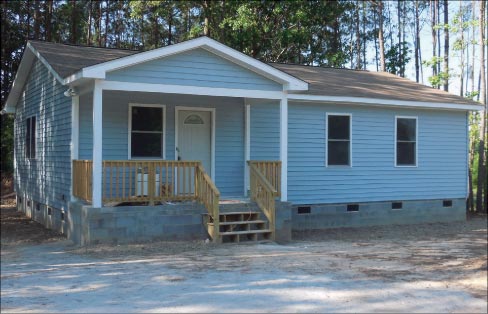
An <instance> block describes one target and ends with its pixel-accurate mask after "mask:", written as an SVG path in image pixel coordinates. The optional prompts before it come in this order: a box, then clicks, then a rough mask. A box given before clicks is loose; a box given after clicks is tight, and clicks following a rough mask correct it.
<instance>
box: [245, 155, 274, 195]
mask: <svg viewBox="0 0 488 314" xmlns="http://www.w3.org/2000/svg"><path fill="white" fill-rule="evenodd" d="M248 164H249V166H251V165H254V166H255V167H256V168H257V169H258V170H259V171H260V172H261V174H262V175H263V176H264V177H265V178H266V180H268V182H269V183H270V184H271V185H272V186H273V188H274V189H275V190H276V191H277V193H278V196H281V161H275V160H250V161H248Z"/></svg>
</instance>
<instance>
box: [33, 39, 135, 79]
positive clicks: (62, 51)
mask: <svg viewBox="0 0 488 314" xmlns="http://www.w3.org/2000/svg"><path fill="white" fill-rule="evenodd" d="M29 42H30V44H31V45H32V46H33V47H34V48H35V49H36V50H37V51H38V52H39V53H40V54H41V56H42V57H44V59H46V61H47V62H48V63H49V64H50V65H51V67H52V68H53V70H54V71H56V73H58V74H59V76H61V77H62V78H65V77H68V76H70V75H72V74H74V73H76V72H78V71H79V70H81V69H83V68H86V67H89V66H92V65H95V64H99V63H103V62H107V61H111V60H114V59H118V58H122V57H126V56H130V55H133V54H136V53H138V52H140V51H135V50H124V49H112V48H97V47H88V46H74V45H66V44H57V43H49V42H44V41H29Z"/></svg>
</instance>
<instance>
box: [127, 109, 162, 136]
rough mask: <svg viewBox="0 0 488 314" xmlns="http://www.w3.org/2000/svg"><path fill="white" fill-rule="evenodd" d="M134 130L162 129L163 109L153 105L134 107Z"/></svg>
mask: <svg viewBox="0 0 488 314" xmlns="http://www.w3.org/2000/svg"><path fill="white" fill-rule="evenodd" d="M132 130H133V131H162V130H163V109H162V108H151V107H132Z"/></svg>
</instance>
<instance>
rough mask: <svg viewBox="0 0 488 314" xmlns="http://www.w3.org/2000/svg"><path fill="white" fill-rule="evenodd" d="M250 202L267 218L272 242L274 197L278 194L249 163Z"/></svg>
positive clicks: (274, 210) (274, 211)
mask: <svg viewBox="0 0 488 314" xmlns="http://www.w3.org/2000/svg"><path fill="white" fill-rule="evenodd" d="M249 173H250V187H251V200H253V201H255V202H256V204H258V206H259V208H260V209H261V210H262V211H263V213H264V215H265V216H266V218H268V222H269V229H270V230H271V237H272V240H273V241H274V240H275V229H276V227H275V217H276V208H275V207H276V201H275V199H276V197H278V195H279V193H278V191H277V190H276V189H275V187H274V186H273V185H272V184H271V182H269V180H268V179H267V177H266V176H265V175H264V173H263V171H262V170H261V169H260V168H259V167H258V166H257V165H256V164H255V163H253V162H249Z"/></svg>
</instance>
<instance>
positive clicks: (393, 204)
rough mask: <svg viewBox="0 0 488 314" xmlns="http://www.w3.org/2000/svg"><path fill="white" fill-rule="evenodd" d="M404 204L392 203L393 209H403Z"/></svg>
mask: <svg viewBox="0 0 488 314" xmlns="http://www.w3.org/2000/svg"><path fill="white" fill-rule="evenodd" d="M402 208H403V203H402V202H393V203H391V209H402Z"/></svg>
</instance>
